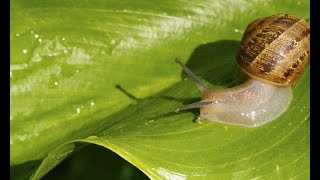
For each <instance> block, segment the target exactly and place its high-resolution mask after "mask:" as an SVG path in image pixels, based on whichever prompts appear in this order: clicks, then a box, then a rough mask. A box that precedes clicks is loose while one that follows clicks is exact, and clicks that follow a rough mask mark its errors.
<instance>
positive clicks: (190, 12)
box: [10, 0, 310, 179]
mask: <svg viewBox="0 0 320 180" xmlns="http://www.w3.org/2000/svg"><path fill="white" fill-rule="evenodd" d="M10 5H11V6H10V9H11V11H10V13H11V14H10V27H11V30H10V40H11V45H10V46H11V50H10V55H11V59H10V99H11V102H10V123H11V124H10V164H11V165H12V172H11V174H13V175H14V176H15V178H16V179H23V178H25V177H28V176H30V174H31V173H33V172H35V169H37V170H36V172H35V174H34V176H33V179H39V178H41V177H42V176H44V175H45V174H46V173H48V172H49V171H50V170H51V169H52V168H54V167H55V166H56V165H57V164H59V163H60V162H61V161H62V160H64V159H65V158H66V157H68V156H69V155H70V154H71V153H72V152H74V151H75V150H79V149H81V147H82V146H83V145H85V144H87V143H90V144H97V145H100V146H102V147H105V148H108V149H110V150H112V151H113V152H115V153H117V154H118V155H120V156H121V157H123V158H124V159H125V160H127V161H128V162H130V163H131V164H133V165H134V166H136V167H138V168H139V169H140V170H141V171H143V172H144V173H145V174H146V175H147V176H148V177H149V178H152V179H186V178H188V179H189V178H191V179H222V178H224V179H248V178H250V179H252V178H262V179H275V178H276V179H289V178H293V177H295V178H298V179H300V178H302V179H307V178H308V177H309V174H310V165H309V160H310V155H309V151H310V148H309V145H310V140H309V137H310V130H309V126H310V123H309V116H310V105H309V104H310V88H309V86H310V82H309V79H310V75H309V74H310V71H309V67H307V68H306V70H305V71H304V73H303V75H302V77H301V79H300V81H299V82H298V83H297V84H296V85H294V86H293V87H292V90H293V95H294V98H293V101H292V103H291V105H290V107H289V109H288V110H287V111H286V112H285V113H284V114H283V115H281V117H279V118H278V119H276V120H275V121H272V122H270V123H268V124H266V125H264V126H261V127H258V128H245V127H239V126H227V125H223V124H219V123H214V122H204V123H203V124H197V123H194V119H195V117H196V116H197V115H198V114H199V111H198V110H192V111H185V112H182V113H178V114H176V113H174V112H173V110H174V109H175V108H176V107H179V106H181V105H182V104H188V103H191V102H195V101H198V100H199V98H200V92H198V90H197V88H196V87H195V86H194V84H193V83H192V82H191V80H190V79H189V78H187V77H186V75H185V74H184V73H183V72H182V70H181V68H180V67H179V66H178V65H177V64H175V63H174V58H175V57H180V58H181V59H183V60H184V62H186V64H187V66H188V67H190V69H192V70H193V71H194V72H195V74H197V75H198V76H199V77H200V78H201V80H202V81H204V82H205V84H206V85H208V86H209V87H210V88H214V89H223V88H226V87H232V86H235V85H237V84H240V83H241V82H243V81H244V78H243V74H242V72H240V70H239V69H238V67H237V66H236V64H235V60H234V57H235V54H236V52H237V50H238V48H239V41H240V39H241V37H242V34H243V32H244V30H245V28H246V26H247V25H248V23H249V22H251V21H252V20H254V19H256V18H258V17H264V16H269V15H271V14H276V13H281V12H286V13H292V14H295V15H297V16H300V17H302V18H305V19H309V12H310V9H309V1H293V0H288V1H276V0H273V1H272V0H269V1H262V0H261V1H249V2H248V1H241V0H233V1H231V0H228V1H209V0H204V1H203V0H202V1H200V0H191V1H183V0H174V1H173V0H171V1H169V0H168V1H163V0H161V1H160V0H155V1H148V0H137V1H129V0H124V1H119V2H118V1H116V0H104V1H102V0H93V1H90V2H87V1H84V0H69V1H67V2H66V1H62V0H50V1H38V0H30V1H22V0H12V1H11V3H10ZM42 159H43V161H42V164H41V165H40V166H39V163H38V162H39V160H42ZM23 163H26V166H23V165H22V164H23ZM19 167H26V168H19Z"/></svg>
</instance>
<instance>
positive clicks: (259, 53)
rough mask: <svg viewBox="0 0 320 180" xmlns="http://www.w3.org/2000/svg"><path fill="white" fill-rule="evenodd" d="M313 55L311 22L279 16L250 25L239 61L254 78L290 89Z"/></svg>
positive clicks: (238, 56) (288, 16)
mask: <svg viewBox="0 0 320 180" xmlns="http://www.w3.org/2000/svg"><path fill="white" fill-rule="evenodd" d="M309 54H310V28H309V25H308V23H307V22H306V21H305V20H303V19H301V18H299V17H296V16H293V15H290V14H276V15H273V16H269V17H265V18H260V19H257V20H255V21H253V22H252V23H250V24H249V25H248V27H247V29H246V31H245V33H244V35H243V38H242V40H241V44H240V50H239V53H238V55H237V57H236V59H237V63H238V65H239V66H240V67H241V69H242V70H243V71H244V72H245V73H246V74H248V75H249V76H251V77H252V78H255V79H258V80H262V81H265V82H268V83H271V84H274V85H278V86H286V85H291V84H294V83H295V82H297V80H298V79H299V77H300V75H301V73H302V71H303V69H304V66H305V65H306V64H307V62H308V60H309Z"/></svg>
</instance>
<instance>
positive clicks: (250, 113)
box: [175, 14, 310, 127]
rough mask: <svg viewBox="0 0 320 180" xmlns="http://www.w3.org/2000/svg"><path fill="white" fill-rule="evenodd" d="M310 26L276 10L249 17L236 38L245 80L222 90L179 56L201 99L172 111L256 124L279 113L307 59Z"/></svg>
mask: <svg viewBox="0 0 320 180" xmlns="http://www.w3.org/2000/svg"><path fill="white" fill-rule="evenodd" d="M309 54H310V28H309V25H308V23H307V22H306V21H305V20H303V19H301V18H299V17H296V16H294V15H290V14H276V15H272V16H268V17H264V18H260V19H257V20H255V21H253V22H251V23H250V24H249V25H248V26H247V28H246V30H245V32H244V35H243V37H242V40H241V42H240V50H239V52H238V53H237V55H236V62H237V64H238V66H239V67H240V69H241V70H242V71H243V72H244V74H246V75H248V76H247V77H248V79H247V80H246V81H245V82H244V83H243V84H240V85H237V86H235V87H231V88H227V89H223V90H210V89H208V88H207V87H206V86H205V85H204V84H203V83H201V82H200V80H199V79H198V77H196V75H195V74H194V73H193V72H192V71H191V70H190V69H188V67H186V66H185V65H184V64H183V63H182V62H181V61H180V60H179V59H178V58H176V62H177V63H178V64H179V65H180V66H181V67H182V68H183V70H184V71H185V73H186V74H188V76H189V77H190V78H191V79H192V81H193V82H194V83H195V84H196V85H197V86H198V88H199V90H200V91H201V93H202V97H201V101H200V102H195V103H192V104H188V105H185V106H182V107H180V108H177V109H176V110H175V111H176V112H179V111H182V110H187V109H192V108H200V115H199V116H198V118H197V120H196V121H197V122H201V121H202V120H203V119H207V120H209V121H215V122H220V123H222V124H227V125H238V126H245V127H258V126H261V125H264V124H266V123H268V122H271V121H272V120H274V119H276V118H277V117H279V116H280V115H281V114H282V113H284V112H285V111H286V110H287V108H288V107H289V105H290V103H291V100H292V91H291V85H293V84H295V83H296V82H297V81H298V79H299V77H300V75H301V74H302V72H303V69H304V66H305V65H306V64H307V62H308V60H309Z"/></svg>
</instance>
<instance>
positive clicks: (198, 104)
mask: <svg viewBox="0 0 320 180" xmlns="http://www.w3.org/2000/svg"><path fill="white" fill-rule="evenodd" d="M217 103H220V101H200V102H195V103H192V104H188V105H185V106H182V107H179V108H177V109H176V110H175V112H176V113H178V112H179V111H183V110H187V109H194V108H200V107H204V106H209V105H213V104H217Z"/></svg>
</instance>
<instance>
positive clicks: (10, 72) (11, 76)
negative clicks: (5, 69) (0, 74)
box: [10, 71, 13, 120]
mask: <svg viewBox="0 0 320 180" xmlns="http://www.w3.org/2000/svg"><path fill="white" fill-rule="evenodd" d="M12 77H13V75H12V72H11V71H10V78H12ZM10 120H11V119H10Z"/></svg>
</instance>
